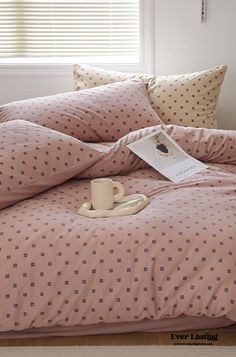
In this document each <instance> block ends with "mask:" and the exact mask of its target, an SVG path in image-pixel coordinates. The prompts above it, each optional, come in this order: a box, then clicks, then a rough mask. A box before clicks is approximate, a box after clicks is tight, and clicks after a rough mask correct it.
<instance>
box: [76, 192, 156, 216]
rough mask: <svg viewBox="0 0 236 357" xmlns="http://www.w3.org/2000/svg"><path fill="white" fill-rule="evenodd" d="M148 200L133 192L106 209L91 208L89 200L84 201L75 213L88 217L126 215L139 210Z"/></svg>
mask: <svg viewBox="0 0 236 357" xmlns="http://www.w3.org/2000/svg"><path fill="white" fill-rule="evenodd" d="M149 201H150V200H149V198H148V197H147V196H145V195H143V194H134V195H130V196H125V197H123V198H122V199H121V200H120V201H117V202H115V203H114V205H113V207H112V208H111V209H108V210H95V209H93V208H92V204H91V202H85V203H83V204H82V206H81V207H80V209H79V210H78V212H77V213H78V214H80V215H82V216H85V217H90V218H98V217H103V218H104V217H113V216H127V215H130V214H135V213H137V212H139V211H141V210H142V209H143V208H144V207H146V206H147V204H148V203H149Z"/></svg>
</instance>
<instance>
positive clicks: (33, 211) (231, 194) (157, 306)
mask: <svg viewBox="0 0 236 357" xmlns="http://www.w3.org/2000/svg"><path fill="white" fill-rule="evenodd" d="M222 166H223V167H224V165H222ZM228 166H231V168H232V170H234V174H233V175H232V174H229V173H228V172H226V171H224V169H223V168H220V167H219V168H217V167H212V168H209V169H207V170H206V171H203V172H201V173H199V174H197V175H195V176H194V177H192V178H190V179H188V180H186V181H185V182H182V183H180V184H173V183H171V182H170V181H167V180H165V179H163V177H162V176H161V175H159V174H158V173H157V172H155V171H154V170H152V169H141V170H138V171H135V172H132V173H129V174H126V175H125V176H114V177H113V179H115V180H119V181H120V182H122V183H123V184H124V186H125V191H126V194H127V195H129V194H134V193H144V194H146V195H148V196H149V197H150V199H151V203H150V204H149V205H148V206H147V207H146V208H145V209H144V210H143V211H141V212H139V213H138V214H136V215H134V216H126V217H113V218H102V219H96V220H95V219H89V218H86V217H82V216H79V215H78V214H77V213H76V211H77V210H78V208H79V207H80V205H81V204H82V203H83V202H85V201H88V200H89V199H90V184H89V180H71V181H69V182H66V183H65V184H62V185H59V186H57V187H54V188H51V189H50V190H49V191H47V192H44V193H42V194H40V195H37V196H36V197H34V198H31V199H30V200H26V201H22V202H20V203H17V204H15V205H14V206H11V207H9V208H7V209H4V210H1V211H0V235H1V240H0V261H1V274H0V284H1V291H0V298H1V305H0V331H8V330H21V329H26V328H33V327H50V326H57V325H61V326H73V325H77V324H78V325H88V324H96V323H101V322H103V323H106V322H109V323H119V322H124V321H141V320H143V319H151V320H157V319H164V318H174V317H176V316H180V315H181V314H186V315H189V316H199V317H200V316H203V315H205V316H208V317H219V316H228V318H231V319H233V320H235V321H236V308H235V296H236V279H235V230H236V219H235V218H236V206H235V200H236V175H235V174H236V168H235V166H233V165H228Z"/></svg>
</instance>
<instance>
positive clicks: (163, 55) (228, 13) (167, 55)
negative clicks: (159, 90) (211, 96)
mask: <svg viewBox="0 0 236 357" xmlns="http://www.w3.org/2000/svg"><path fill="white" fill-rule="evenodd" d="M155 6H156V14H157V20H156V51H155V55H156V58H155V63H156V73H159V74H181V73H185V72H194V71H198V70H204V69H207V68H209V67H212V66H215V65H219V64H227V65H228V70H227V73H226V77H225V80H224V83H223V86H222V90H221V95H220V101H219V107H218V115H217V117H218V121H219V126H220V127H221V128H225V129H236V45H235V44H236V1H235V0H207V22H206V23H203V24H201V21H200V18H201V16H200V12H201V11H200V9H201V1H200V0H155Z"/></svg>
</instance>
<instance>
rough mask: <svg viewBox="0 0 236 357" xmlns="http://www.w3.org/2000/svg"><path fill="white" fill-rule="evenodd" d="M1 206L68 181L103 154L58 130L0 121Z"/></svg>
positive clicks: (21, 122) (31, 124)
mask: <svg viewBox="0 0 236 357" xmlns="http://www.w3.org/2000/svg"><path fill="white" fill-rule="evenodd" d="M0 133H1V136H0V208H4V207H7V206H9V205H11V204H13V203H15V202H18V201H21V200H23V199H25V198H29V197H32V196H34V195H36V194H37V193H39V192H42V191H45V190H47V189H48V188H49V187H52V186H55V185H57V184H60V183H62V182H65V181H66V180H68V179H69V178H71V177H73V176H75V175H76V174H78V173H79V172H80V171H83V170H84V169H86V168H87V167H88V166H90V165H92V164H93V163H94V162H95V161H96V160H98V159H99V157H100V156H101V155H102V154H101V153H100V152H98V151H97V150H95V149H93V148H91V147H89V146H88V145H87V144H85V143H83V142H81V141H80V140H76V139H74V138H72V137H70V136H68V135H64V134H62V133H59V132H57V131H55V130H51V129H48V128H44V127H42V126H39V125H36V124H33V123H30V122H27V121H24V120H15V121H14V122H13V121H12V122H7V123H1V124H0Z"/></svg>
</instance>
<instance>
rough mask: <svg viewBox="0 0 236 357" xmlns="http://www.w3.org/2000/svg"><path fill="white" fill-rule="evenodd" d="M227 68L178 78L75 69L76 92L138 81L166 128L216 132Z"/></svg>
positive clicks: (99, 69) (82, 65) (84, 66)
mask: <svg viewBox="0 0 236 357" xmlns="http://www.w3.org/2000/svg"><path fill="white" fill-rule="evenodd" d="M226 70H227V66H225V65H221V66H217V67H213V68H210V69H207V70H204V71H200V72H194V73H185V74H179V75H162V76H160V75H157V76H156V75H148V74H139V73H124V72H118V71H109V70H104V69H102V68H97V67H93V66H88V65H84V64H75V65H74V70H73V72H74V88H75V90H77V91H78V90H81V89H88V88H92V87H97V86H100V85H104V84H109V83H114V82H120V81H124V80H127V78H140V79H142V80H143V81H144V82H145V83H146V86H147V92H148V96H149V99H150V101H151V105H152V107H153V109H154V110H155V111H156V113H157V114H158V115H159V117H160V118H161V120H162V121H163V122H164V123H165V124H176V125H181V126H191V127H197V128H199V127H203V128H216V127H217V120H216V108H217V103H218V98H219V94H220V89H221V85H222V82H223V80H224V76H225V73H226Z"/></svg>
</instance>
